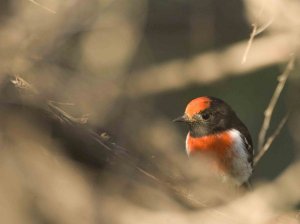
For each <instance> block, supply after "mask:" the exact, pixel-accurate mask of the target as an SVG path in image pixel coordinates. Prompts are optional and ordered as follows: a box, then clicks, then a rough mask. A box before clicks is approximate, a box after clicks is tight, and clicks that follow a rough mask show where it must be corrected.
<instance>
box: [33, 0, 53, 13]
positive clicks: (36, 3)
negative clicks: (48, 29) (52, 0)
mask: <svg viewBox="0 0 300 224" xmlns="http://www.w3.org/2000/svg"><path fill="white" fill-rule="evenodd" d="M28 1H30V2H31V3H33V4H35V5H37V6H38V7H40V8H42V9H44V10H46V11H47V12H50V13H52V14H56V12H55V11H54V10H52V9H49V8H48V7H46V6H44V5H42V4H40V3H38V2H37V1H35V0H28Z"/></svg>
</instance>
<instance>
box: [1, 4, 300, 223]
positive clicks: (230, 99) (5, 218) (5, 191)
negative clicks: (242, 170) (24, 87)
mask: <svg viewBox="0 0 300 224" xmlns="http://www.w3.org/2000/svg"><path fill="white" fill-rule="evenodd" d="M0 5H1V7H0V11H1V14H0V19H1V24H0V59H1V63H0V71H1V77H0V78H1V83H4V81H5V80H6V77H7V75H18V76H20V77H22V78H23V79H24V80H26V81H27V82H28V83H30V84H31V85H32V86H34V88H36V90H37V92H38V93H39V94H40V96H42V98H43V99H48V100H52V101H56V102H62V103H67V104H68V105H67V106H66V105H65V106H63V108H64V109H65V110H66V111H68V113H70V114H72V115H73V116H75V117H80V116H86V115H87V116H88V125H89V126H90V127H92V128H93V129H94V130H100V129H101V130H105V131H106V132H108V133H109V134H110V135H111V136H113V139H114V141H115V142H117V143H118V144H119V145H122V146H123V147H125V148H127V149H128V150H129V151H132V152H135V153H136V154H138V155H139V157H140V158H142V159H143V160H142V161H144V160H147V161H148V162H149V163H153V164H155V166H158V167H160V168H159V170H160V171H159V173H160V172H165V173H164V174H165V175H167V176H172V177H174V178H175V179H176V178H178V179H180V180H181V182H183V183H181V184H183V185H185V184H186V182H185V181H184V180H183V181H182V177H184V178H187V179H189V180H190V179H192V180H193V181H191V183H190V182H189V184H190V186H189V187H188V189H191V192H194V193H195V192H197V193H196V194H199V195H200V196H199V197H200V198H201V197H202V199H201V201H202V202H207V203H208V204H210V201H214V203H213V204H214V205H215V204H217V205H218V206H221V208H220V209H221V210H222V212H220V211H218V210H215V208H213V210H211V209H208V207H207V206H204V207H205V209H203V207H202V208H201V209H199V208H197V209H195V208H194V206H190V205H186V203H184V202H182V200H181V199H180V198H178V197H176V196H174V195H172V194H170V193H167V192H166V190H165V189H161V188H160V187H157V186H155V184H153V183H148V182H147V181H143V180H140V179H139V178H138V177H136V176H135V174H133V173H132V170H131V171H130V170H126V169H125V170H123V171H124V172H122V174H120V173H119V174H115V175H111V174H107V173H105V172H103V173H101V175H100V174H99V175H98V174H97V175H96V176H97V177H96V178H95V174H93V175H92V176H93V177H92V178H91V174H90V171H89V170H87V169H86V168H82V167H81V165H78V164H77V163H74V162H73V161H72V160H70V159H69V158H68V157H67V156H65V155H64V154H62V153H61V152H60V147H61V145H59V144H58V143H57V142H56V141H55V140H53V139H52V138H51V136H50V137H49V136H48V135H45V134H44V133H41V132H40V131H39V129H37V128H36V127H33V125H32V124H31V123H30V122H28V121H26V120H22V121H19V120H18V119H16V117H13V119H11V120H9V122H8V120H5V121H4V119H2V121H1V123H2V125H3V123H5V128H4V129H3V130H2V131H1V136H0V137H1V138H0V140H1V141H0V142H1V145H2V147H1V148H2V150H1V152H0V153H1V156H0V166H1V170H0V173H1V174H0V175H1V184H0V185H1V186H0V192H1V193H0V194H1V195H2V196H1V199H0V219H1V223H141V222H142V223H166V222H170V221H171V222H172V223H179V224H181V223H190V222H191V221H199V220H200V222H201V223H220V222H221V223H276V222H275V221H274V219H275V220H276V221H278V223H299V216H300V215H299V214H298V212H299V211H298V212H297V208H298V209H299V201H300V200H299V198H300V197H299V194H300V192H299V191H300V188H292V189H293V190H294V191H289V190H290V189H289V188H284V186H285V184H286V183H287V185H288V186H294V185H293V184H295V183H296V182H293V181H299V179H300V178H299V167H298V169H297V170H296V171H295V170H293V172H291V175H290V176H288V178H286V177H285V176H283V178H282V175H283V173H285V172H287V174H290V173H289V171H290V168H291V167H292V168H293V166H294V164H297V161H298V159H299V141H300V138H299V132H300V130H299V124H300V117H299V112H298V110H299V109H300V108H299V106H300V105H299V94H300V92H299V78H300V77H299V67H298V66H297V65H298V64H299V63H298V62H299V49H300V42H299V40H300V15H299V12H300V2H299V1H297V0H284V1H283V0H264V1H261V0H244V1H242V0H228V1H226V2H225V1H224V2H223V1H216V0H202V1H196V0H148V1H147V0H122V1H121V0H88V1H80V0H65V1H59V0H22V1H20V0H1V1H0ZM253 27H254V28H257V31H258V33H257V35H255V37H254V39H253V41H252V43H250V44H249V38H250V35H251V33H252V31H253ZM247 49H248V50H247ZM292 55H294V57H295V61H296V62H295V67H294V68H293V70H292V72H291V74H290V76H289V79H288V81H287V83H286V86H285V88H284V90H283V93H282V95H281V96H280V98H279V102H278V104H277V106H276V108H275V111H274V113H273V117H272V121H271V126H270V130H269V131H268V135H270V134H271V133H272V132H273V131H274V130H275V129H276V127H277V125H278V123H279V121H280V120H281V118H282V117H283V116H284V115H285V114H286V113H287V111H289V110H292V113H291V116H290V119H289V120H288V122H287V125H286V126H285V127H284V128H283V129H282V131H281V133H280V135H279V136H278V137H277V138H276V139H275V141H274V143H273V145H272V146H271V148H270V150H269V151H268V152H267V154H266V155H265V156H264V157H263V158H262V160H261V161H260V162H259V163H258V165H257V166H256V167H255V171H254V174H253V177H252V182H253V185H254V186H255V187H254V188H255V189H256V187H257V188H258V190H257V191H253V192H252V193H250V196H246V199H245V200H242V199H241V200H239V201H238V202H236V201H234V202H230V203H231V204H230V206H229V207H226V205H227V204H226V203H227V202H228V200H229V199H232V198H235V193H234V192H230V193H228V195H230V196H228V195H225V193H224V189H223V187H222V186H217V187H216V188H215V189H213V190H209V192H210V193H211V195H212V197H208V196H207V194H209V193H207V192H208V189H210V187H208V185H205V183H202V182H203V181H202V182H201V178H199V175H200V174H199V173H201V175H207V174H205V171H203V170H200V169H201V167H199V164H193V163H192V162H188V160H187V156H186V155H185V135H186V132H187V130H186V127H184V126H179V125H177V124H174V123H172V120H173V119H174V118H176V117H178V116H179V115H181V114H182V113H183V112H184V108H185V106H186V104H187V103H188V102H189V101H190V100H191V99H193V98H195V97H198V96H203V95H209V96H215V97H218V98H222V99H223V100H224V101H226V102H227V103H228V104H230V105H231V106H232V107H233V109H234V110H235V111H236V112H237V113H238V115H239V117H240V118H241V120H243V121H244V123H245V124H246V125H247V127H248V128H249V131H250V133H251V135H252V138H253V141H254V145H255V146H256V145H257V136H258V133H259V130H260V128H261V125H262V122H263V119H264V110H265V109H266V107H267V105H268V103H269V101H270V99H271V96H272V94H273V92H274V89H275V88H276V86H277V83H278V80H277V77H278V76H279V75H280V74H281V73H282V72H283V71H284V69H285V67H286V65H287V63H288V61H289V60H290V58H291V57H292ZM35 104H37V105H38V104H39V101H38V100H37V101H36V102H35ZM69 104H71V105H69ZM7 138H9V139H10V140H9V141H8V140H7ZM255 150H256V148H255ZM142 163H143V162H142ZM292 168H291V169H292ZM97 172H98V171H97ZM99 172H100V171H99ZM203 172H204V174H203ZM295 173H296V175H292V174H295ZM116 175H117V176H116ZM201 175H200V176H201ZM174 178H173V179H174ZM184 178H183V179H184ZM91 179H92V180H91ZM95 179H96V180H95ZM199 179H200V180H199ZM129 180H130V181H129ZM199 181H200V182H199ZM277 181H278V186H282V187H283V188H282V189H281V188H280V189H281V191H280V192H285V193H286V192H289V193H291V194H292V195H293V196H289V197H286V198H288V199H290V198H293V202H292V203H290V201H289V203H288V202H286V203H285V202H284V203H283V204H284V205H282V204H280V206H278V204H276V203H277V202H276V203H275V204H276V206H275V207H276V209H274V203H273V201H272V200H271V198H273V196H274V195H273V194H271V193H270V192H273V193H274V192H275V193H276V192H277V191H274V189H273V187H274V186H275V188H276V189H277V187H278V186H277V185H276V184H275V185H273V183H277ZM280 181H283V184H282V182H280ZM289 181H292V182H291V183H290V182H289ZM204 182H205V181H204ZM200 186H204V187H200ZM297 186H299V185H297ZM219 188H220V189H219ZM287 189H289V190H287ZM226 191H227V190H226ZM229 191H230V190H229ZM266 192H267V193H266ZM201 195H202V196H201ZM262 195H264V196H266V197H268V198H267V199H266V200H263V201H260V200H258V198H262ZM275 195H277V193H276V194H275ZM204 196H205V197H204ZM277 196H278V195H277ZM206 197H208V198H209V199H207V198H206ZM212 198H213V199H212ZM286 198H285V199H286ZM255 200H257V201H255ZM280 200H281V199H280ZM286 200H287V199H286ZM224 201H226V203H225V202H224ZM229 201H231V200H229ZM282 201H285V200H283V199H282ZM217 202H218V203H217ZM221 202H222V203H221ZM249 203H250V204H249ZM246 205H251V206H253V207H255V209H253V212H254V213H255V211H257V213H255V214H256V215H253V214H254V213H253V214H252V215H251V214H249V210H248V209H245V206H246ZM297 205H298V207H297ZM191 207H193V208H191ZM278 207H280V208H283V209H282V210H280V212H279V211H278V210H277V209H278ZM209 208H211V207H209ZM242 208H244V210H243V209H242ZM287 208H288V209H287ZM251 210H252V209H251ZM247 211H248V212H247ZM282 211H284V215H283V217H282V216H281V214H282ZM286 211H288V212H286ZM286 213H287V214H286ZM233 214H234V215H236V217H237V218H236V219H234V220H233V218H234V215H233ZM278 216H279V218H278ZM251 217H252V218H251ZM246 220H248V221H246ZM270 220H273V221H270Z"/></svg>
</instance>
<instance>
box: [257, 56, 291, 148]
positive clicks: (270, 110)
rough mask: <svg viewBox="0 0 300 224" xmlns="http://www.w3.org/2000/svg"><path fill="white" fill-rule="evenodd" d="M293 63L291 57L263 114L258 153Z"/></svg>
mask: <svg viewBox="0 0 300 224" xmlns="http://www.w3.org/2000/svg"><path fill="white" fill-rule="evenodd" d="M294 62H295V57H294V56H292V57H291V59H290V61H289V63H288V65H287V66H286V68H285V70H284V72H283V73H282V74H281V75H280V76H279V77H278V85H277V87H276V89H275V91H274V94H273V96H272V98H271V100H270V103H269V105H268V107H267V109H266V111H265V113H264V115H265V118H264V121H263V124H262V127H261V129H260V132H259V135H258V147H257V149H258V151H260V150H261V149H262V148H263V145H264V143H265V139H266V134H267V131H268V129H269V126H270V122H271V119H272V114H273V111H274V108H275V106H276V104H277V101H278V98H279V96H280V94H281V92H282V89H283V87H284V85H285V83H286V80H287V78H288V77H289V75H290V73H291V70H293V68H294Z"/></svg>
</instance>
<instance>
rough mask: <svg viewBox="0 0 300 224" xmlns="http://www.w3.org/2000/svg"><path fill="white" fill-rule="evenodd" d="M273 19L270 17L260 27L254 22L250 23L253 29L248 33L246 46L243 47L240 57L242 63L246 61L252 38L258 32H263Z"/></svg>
mask: <svg viewBox="0 0 300 224" xmlns="http://www.w3.org/2000/svg"><path fill="white" fill-rule="evenodd" d="M273 20H274V18H272V19H270V21H269V22H267V23H266V24H265V25H264V26H262V27H260V28H258V26H257V25H256V24H252V27H253V29H252V32H251V34H250V38H249V40H248V43H247V47H246V49H245V52H244V55H243V58H242V64H245V63H246V61H247V58H248V54H249V51H250V48H251V46H252V43H253V40H254V38H255V37H256V36H257V35H259V34H260V33H262V32H264V31H265V30H266V29H267V28H268V27H269V26H270V25H271V24H272V23H273Z"/></svg>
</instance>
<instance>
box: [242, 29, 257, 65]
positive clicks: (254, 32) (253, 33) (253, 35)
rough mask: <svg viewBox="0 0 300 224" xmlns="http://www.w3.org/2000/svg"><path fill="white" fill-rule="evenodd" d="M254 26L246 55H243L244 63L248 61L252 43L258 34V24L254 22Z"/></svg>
mask: <svg viewBox="0 0 300 224" xmlns="http://www.w3.org/2000/svg"><path fill="white" fill-rule="evenodd" d="M252 27H253V30H252V32H251V34H250V38H249V40H248V44H247V47H246V49H245V52H244V55H243V59H242V64H244V63H245V62H246V60H247V56H248V53H249V50H250V48H251V45H252V42H253V40H254V37H255V36H256V31H257V26H256V25H255V24H252Z"/></svg>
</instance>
